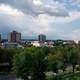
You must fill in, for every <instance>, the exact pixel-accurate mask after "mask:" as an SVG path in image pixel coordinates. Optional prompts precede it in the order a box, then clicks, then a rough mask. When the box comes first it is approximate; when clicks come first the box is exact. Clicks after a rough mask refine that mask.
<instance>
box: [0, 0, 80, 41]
mask: <svg viewBox="0 0 80 80" xmlns="http://www.w3.org/2000/svg"><path fill="white" fill-rule="evenodd" d="M13 30H16V31H18V32H21V33H22V38H25V39H26V38H36V37H37V35H38V34H45V35H46V36H47V39H68V40H75V41H77V40H80V0H0V33H1V34H2V37H4V38H6V37H7V34H8V33H9V32H11V31H13Z"/></svg>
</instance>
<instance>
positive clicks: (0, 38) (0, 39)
mask: <svg viewBox="0 0 80 80" xmlns="http://www.w3.org/2000/svg"><path fill="white" fill-rule="evenodd" d="M0 42H1V34H0Z"/></svg>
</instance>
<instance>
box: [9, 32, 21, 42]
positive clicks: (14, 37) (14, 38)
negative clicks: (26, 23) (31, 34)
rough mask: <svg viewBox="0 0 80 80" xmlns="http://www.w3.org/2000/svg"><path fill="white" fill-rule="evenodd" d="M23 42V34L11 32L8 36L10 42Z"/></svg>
mask: <svg viewBox="0 0 80 80" xmlns="http://www.w3.org/2000/svg"><path fill="white" fill-rule="evenodd" d="M20 41H21V33H19V32H16V31H13V32H10V33H9V35H8V42H13V43H14V42H17V43H19V42H20Z"/></svg>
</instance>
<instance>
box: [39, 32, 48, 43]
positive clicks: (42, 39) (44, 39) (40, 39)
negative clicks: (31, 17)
mask: <svg viewBox="0 0 80 80" xmlns="http://www.w3.org/2000/svg"><path fill="white" fill-rule="evenodd" d="M38 41H39V42H45V41H46V35H44V34H40V35H38Z"/></svg>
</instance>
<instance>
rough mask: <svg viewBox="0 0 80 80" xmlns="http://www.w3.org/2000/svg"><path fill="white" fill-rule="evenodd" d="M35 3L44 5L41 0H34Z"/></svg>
mask: <svg viewBox="0 0 80 80" xmlns="http://www.w3.org/2000/svg"><path fill="white" fill-rule="evenodd" d="M33 4H34V5H37V6H39V5H42V2H41V0H33Z"/></svg>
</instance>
